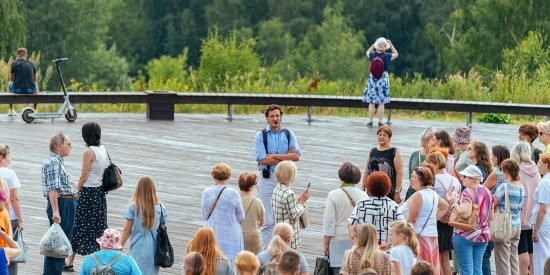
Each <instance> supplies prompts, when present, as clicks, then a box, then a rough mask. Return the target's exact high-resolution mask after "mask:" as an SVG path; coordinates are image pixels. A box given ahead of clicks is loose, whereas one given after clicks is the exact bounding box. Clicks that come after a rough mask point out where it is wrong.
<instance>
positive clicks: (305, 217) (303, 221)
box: [298, 204, 309, 229]
mask: <svg viewBox="0 0 550 275" xmlns="http://www.w3.org/2000/svg"><path fill="white" fill-rule="evenodd" d="M298 223H299V224H298V226H299V227H300V229H305V228H308V227H309V214H308V212H307V205H305V204H304V212H302V215H300V218H299V219H298Z"/></svg>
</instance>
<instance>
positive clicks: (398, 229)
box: [390, 221, 420, 256]
mask: <svg viewBox="0 0 550 275" xmlns="http://www.w3.org/2000/svg"><path fill="white" fill-rule="evenodd" d="M390 228H392V229H393V230H394V232H395V233H397V234H403V237H404V240H405V245H407V246H408V247H410V248H411V250H412V252H413V253H414V255H415V256H418V255H419V254H420V245H419V244H418V238H417V237H416V231H415V230H414V226H413V225H412V224H411V223H407V222H406V221H394V222H393V223H392V224H391V225H390Z"/></svg>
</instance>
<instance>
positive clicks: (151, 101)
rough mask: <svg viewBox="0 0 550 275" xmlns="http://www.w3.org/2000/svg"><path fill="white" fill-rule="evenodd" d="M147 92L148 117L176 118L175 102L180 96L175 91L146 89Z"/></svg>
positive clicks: (160, 118)
mask: <svg viewBox="0 0 550 275" xmlns="http://www.w3.org/2000/svg"><path fill="white" fill-rule="evenodd" d="M145 93H147V118H148V119H151V120H174V103H175V102H176V97H177V96H178V95H177V94H176V93H175V92H173V91H145Z"/></svg>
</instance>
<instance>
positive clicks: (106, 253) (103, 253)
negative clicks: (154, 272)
mask: <svg viewBox="0 0 550 275" xmlns="http://www.w3.org/2000/svg"><path fill="white" fill-rule="evenodd" d="M119 253H120V252H118V251H116V250H100V251H97V252H96V253H95V254H96V255H97V257H98V258H99V261H101V262H102V263H103V264H108V263H109V262H110V261H111V260H112V259H113V258H114V257H115V256H116V255H118V254H119ZM96 266H97V264H96V262H95V261H94V259H92V257H91V256H88V257H86V260H84V263H82V268H81V269H80V275H88V274H90V272H92V269H94V267H96ZM112 268H113V270H114V271H115V272H116V274H119V275H141V274H142V273H141V270H139V267H138V265H137V263H136V261H135V260H134V258H132V257H131V256H129V255H126V256H123V257H122V258H120V259H118V261H117V262H116V263H115V264H113V266H112Z"/></svg>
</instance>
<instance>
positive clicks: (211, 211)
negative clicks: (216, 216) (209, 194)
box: [206, 186, 227, 220]
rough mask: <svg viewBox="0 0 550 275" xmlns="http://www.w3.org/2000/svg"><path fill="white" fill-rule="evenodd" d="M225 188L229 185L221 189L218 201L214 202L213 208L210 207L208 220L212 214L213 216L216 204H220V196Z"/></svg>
mask: <svg viewBox="0 0 550 275" xmlns="http://www.w3.org/2000/svg"><path fill="white" fill-rule="evenodd" d="M225 188H227V186H224V187H223V188H222V191H220V193H219V194H218V197H217V198H216V201H215V202H214V205H213V206H212V209H210V214H208V218H206V220H209V219H210V216H212V213H213V212H214V209H216V205H218V200H219V199H220V196H221V195H222V193H223V191H224V190H225Z"/></svg>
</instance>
